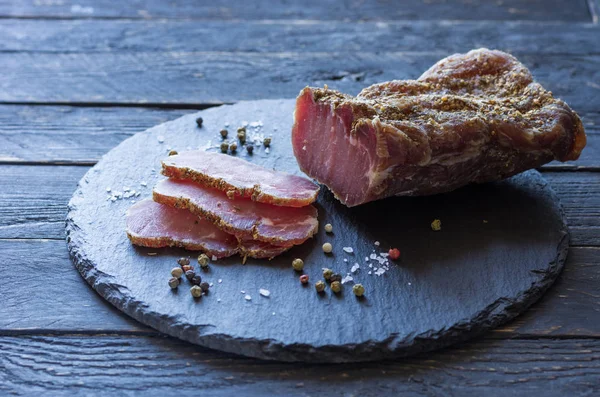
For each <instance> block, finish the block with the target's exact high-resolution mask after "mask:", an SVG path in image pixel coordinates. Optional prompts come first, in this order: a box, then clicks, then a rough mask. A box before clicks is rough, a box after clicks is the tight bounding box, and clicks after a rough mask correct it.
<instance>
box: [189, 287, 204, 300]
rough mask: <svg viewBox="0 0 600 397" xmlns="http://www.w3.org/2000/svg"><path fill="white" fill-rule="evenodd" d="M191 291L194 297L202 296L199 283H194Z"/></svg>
mask: <svg viewBox="0 0 600 397" xmlns="http://www.w3.org/2000/svg"><path fill="white" fill-rule="evenodd" d="M190 292H191V293H192V296H193V297H194V298H200V297H201V296H202V288H200V287H199V286H197V285H194V286H193V287H192V288H190Z"/></svg>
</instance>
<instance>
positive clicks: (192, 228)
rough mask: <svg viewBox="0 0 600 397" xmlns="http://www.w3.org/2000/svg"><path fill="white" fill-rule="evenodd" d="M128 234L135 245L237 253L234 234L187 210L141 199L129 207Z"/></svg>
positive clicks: (223, 254)
mask: <svg viewBox="0 0 600 397" xmlns="http://www.w3.org/2000/svg"><path fill="white" fill-rule="evenodd" d="M126 220H127V236H128V237H129V239H130V240H131V242H132V243H133V244H135V245H140V246H142V247H152V248H162V247H181V248H185V249H188V250H191V251H203V252H205V253H206V254H207V255H209V256H215V257H217V258H224V257H227V256H231V255H235V254H237V253H238V251H239V250H238V240H237V239H236V238H235V236H233V235H231V234H229V233H226V232H224V231H222V230H220V229H219V228H217V227H215V225H213V224H212V223H211V222H208V221H206V220H203V219H200V218H198V216H196V215H194V214H192V213H191V212H189V211H186V210H180V209H177V208H174V207H169V206H168V205H162V204H159V203H156V202H154V201H152V200H150V199H147V200H142V201H140V202H138V203H136V204H134V205H132V206H131V207H130V208H129V210H127V215H126Z"/></svg>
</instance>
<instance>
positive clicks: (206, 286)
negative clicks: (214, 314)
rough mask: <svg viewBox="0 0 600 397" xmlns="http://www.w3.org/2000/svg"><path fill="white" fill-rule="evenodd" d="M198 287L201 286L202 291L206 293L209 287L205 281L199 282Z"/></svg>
mask: <svg viewBox="0 0 600 397" xmlns="http://www.w3.org/2000/svg"><path fill="white" fill-rule="evenodd" d="M200 288H202V291H203V292H205V293H206V292H208V289H209V288H210V284H209V283H207V282H206V281H205V282H203V283H200Z"/></svg>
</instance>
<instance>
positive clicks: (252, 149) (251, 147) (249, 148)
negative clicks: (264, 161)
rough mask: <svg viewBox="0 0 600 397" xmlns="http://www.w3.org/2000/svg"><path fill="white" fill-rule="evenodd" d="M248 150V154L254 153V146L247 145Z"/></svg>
mask: <svg viewBox="0 0 600 397" xmlns="http://www.w3.org/2000/svg"><path fill="white" fill-rule="evenodd" d="M246 151H247V152H248V154H252V152H253V151H254V146H252V145H246Z"/></svg>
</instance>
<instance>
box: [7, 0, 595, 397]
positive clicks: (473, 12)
mask: <svg viewBox="0 0 600 397" xmlns="http://www.w3.org/2000/svg"><path fill="white" fill-rule="evenodd" d="M197 3H203V4H197ZM400 3H402V4H400ZM599 10H600V1H599V0H588V1H586V0H530V1H518V0H502V1H491V0H490V1H486V0H406V1H403V2H394V1H384V0H380V1H370V2H368V1H360V0H345V1H333V0H304V1H302V2H300V1H298V2H293V1H289V0H261V1H255V2H244V1H237V0H220V1H211V2H209V1H203V2H200V1H192V0H169V1H163V0H146V1H141V0H140V1H113V0H97V1H93V0H76V1H75V0H73V1H71V0H61V1H55V0H18V1H17V0H14V1H8V0H0V394H1V395H5V394H17V395H21V394H33V393H37V394H39V393H42V395H46V394H48V395H74V394H94V393H98V392H102V393H103V394H114V395H131V394H136V392H152V393H156V394H159V393H160V394H166V395H175V394H177V395H180V394H189V395H197V394H200V395H233V394H236V395H256V396H263V395H271V394H273V395H287V396H290V395H316V394H318V393H321V394H323V395H327V396H337V395H339V396H349V395H363V396H380V395H398V394H399V393H400V392H402V393H406V394H407V395H427V396H430V395H452V396H455V395H466V394H468V393H470V394H472V395H494V396H495V395H516V394H520V395H534V393H539V394H540V395H543V396H566V395H586V396H587V395H590V396H591V395H598V393H600V240H599V237H600V216H599V215H600V196H599V193H600V173H599V171H600V157H599V153H600V25H599V24H598V14H599ZM481 46H488V47H492V48H498V49H502V50H507V51H510V52H512V53H513V54H515V55H516V56H518V57H519V59H520V60H522V61H523V62H524V63H525V64H526V65H527V66H528V67H529V68H530V69H531V70H532V71H533V73H534V75H535V76H536V77H537V79H538V80H539V81H540V82H541V83H542V84H543V85H544V86H546V87H548V88H549V89H551V90H552V91H553V92H554V93H555V95H556V96H558V97H561V98H562V99H564V100H566V101H567V102H568V103H569V104H570V105H571V106H572V107H573V108H574V109H575V110H577V111H578V112H579V114H580V115H581V116H582V117H583V120H584V124H585V127H586V130H587V133H588V147H587V148H586V149H585V151H584V152H583V155H582V158H581V159H580V160H579V161H577V162H575V163H570V164H558V163H553V164H550V165H548V166H545V167H543V168H542V171H543V174H544V176H545V177H546V178H547V179H548V180H549V181H550V183H551V184H552V186H553V188H554V189H555V190H556V191H557V193H558V195H559V196H560V198H561V200H562V202H563V205H564V207H565V211H566V213H567V217H568V221H569V224H570V230H571V234H572V241H571V243H572V246H571V248H570V251H569V258H568V261H567V264H566V268H565V270H564V272H563V274H562V276H561V277H560V279H559V280H558V282H557V283H556V285H555V286H554V287H553V288H552V289H551V290H550V291H549V292H548V293H547V294H546V296H544V297H543V299H542V300H541V301H540V302H539V303H538V304H536V305H535V306H534V307H532V308H531V309H530V310H529V311H528V312H527V313H526V314H525V315H523V316H521V317H520V318H518V319H517V320H516V321H514V322H512V323H510V324H508V325H507V326H505V327H503V328H501V329H498V330H496V331H493V332H491V333H489V334H487V335H485V336H484V337H482V338H480V339H478V340H475V341H472V342H469V343H465V344H462V345H459V346H455V347H452V348H449V349H446V350H443V351H440V352H437V353H432V354H427V355H423V356H421V357H417V358H413V359H407V360H398V361H393V362H378V363H369V364H352V365H292V364H281V363H275V362H262V361H258V360H253V359H246V358H240V357H236V356H233V355H229V354H223V353H219V352H216V351H211V350H208V349H203V348H199V347H195V346H192V345H189V344H186V343H183V342H180V341H178V340H175V339H172V338H168V337H163V336H161V335H159V334H158V333H157V332H155V331H153V330H151V329H149V328H146V327H144V326H142V325H140V324H138V323H137V322H135V321H133V320H131V319H129V318H128V317H126V316H125V315H123V314H121V313H120V312H118V311H117V310H115V309H113V308H112V307H111V306H110V305H109V304H107V303H106V302H104V301H103V300H102V299H101V298H100V297H99V296H97V295H96V293H95V292H94V291H93V290H92V289H91V288H89V287H88V285H87V284H86V283H85V282H84V281H83V280H82V279H81V277H80V276H79V274H78V273H77V271H76V270H75V268H74V267H73V265H72V264H71V262H70V260H69V258H68V254H67V249H66V244H65V241H64V218H65V210H66V203H67V201H68V199H69V197H70V196H71V194H72V192H73V191H74V189H75V186H76V184H77V181H78V180H79V179H80V178H81V176H82V175H83V174H84V173H85V172H86V171H87V170H88V169H89V167H90V166H91V165H93V164H94V163H95V162H96V161H97V160H98V158H99V157H100V156H101V155H102V154H103V153H105V152H107V151H108V150H110V149H111V148H112V147H113V146H115V145H116V144H117V143H119V142H120V141H121V140H123V139H125V138H127V137H128V136H130V135H131V134H134V133H136V132H138V131H141V130H144V129H145V128H147V127H151V126H153V125H155V124H158V123H161V122H163V121H167V120H171V119H174V118H177V117H179V116H180V115H182V114H185V113H189V112H193V111H194V110H195V109H203V108H206V107H208V106H213V105H218V104H221V103H230V102H235V101H239V100H243V99H259V98H280V97H283V98H291V97H294V96H295V95H296V94H297V93H298V91H299V90H300V89H301V88H302V87H303V86H305V85H323V84H328V85H329V86H330V87H333V88H337V89H340V90H343V91H345V92H349V93H357V92H358V91H359V90H360V89H361V88H362V87H364V86H366V85H370V84H372V83H374V82H378V81H384V80H390V79H394V78H415V77H417V76H418V75H419V74H420V73H421V72H422V71H424V70H425V69H426V68H427V67H429V66H430V65H431V64H432V63H433V62H434V61H436V60H437V59H439V58H441V57H443V56H446V55H448V54H450V53H454V52H464V51H467V50H469V49H471V48H477V47H481ZM490 276H491V277H493V275H490Z"/></svg>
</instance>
